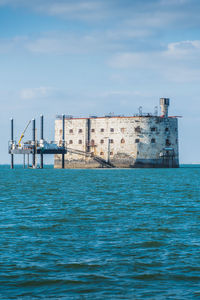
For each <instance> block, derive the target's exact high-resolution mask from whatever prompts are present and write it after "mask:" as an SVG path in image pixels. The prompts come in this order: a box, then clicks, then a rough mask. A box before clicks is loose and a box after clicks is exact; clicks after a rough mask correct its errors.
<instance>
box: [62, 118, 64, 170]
mask: <svg viewBox="0 0 200 300" xmlns="http://www.w3.org/2000/svg"><path fill="white" fill-rule="evenodd" d="M62 146H63V148H64V149H65V115H62ZM64 168H65V154H64V153H62V169H64Z"/></svg>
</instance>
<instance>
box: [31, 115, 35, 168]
mask: <svg viewBox="0 0 200 300" xmlns="http://www.w3.org/2000/svg"><path fill="white" fill-rule="evenodd" d="M32 131H33V132H32V145H33V157H32V158H33V161H32V167H33V168H35V154H36V153H35V119H33V120H32Z"/></svg>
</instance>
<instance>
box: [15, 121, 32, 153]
mask: <svg viewBox="0 0 200 300" xmlns="http://www.w3.org/2000/svg"><path fill="white" fill-rule="evenodd" d="M30 123H31V120H29V122H28V124H27V125H26V127H25V129H24V131H23V132H22V134H21V136H20V139H19V142H18V146H19V147H21V141H22V139H23V137H24V134H25V132H26V130H27V128H28V126H29V124H30Z"/></svg>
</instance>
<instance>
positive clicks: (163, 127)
mask: <svg viewBox="0 0 200 300" xmlns="http://www.w3.org/2000/svg"><path fill="white" fill-rule="evenodd" d="M168 105H169V99H166V98H162V99H161V111H162V113H163V115H162V116H153V115H145V116H133V117H120V116H113V117H110V116H108V117H90V118H65V126H64V127H65V145H66V147H67V148H68V149H69V152H68V153H67V154H65V168H99V167H102V166H105V164H101V161H100V162H99V160H98V161H96V160H95V159H94V158H95V157H96V158H100V159H102V160H103V161H107V162H109V163H111V164H112V166H114V167H117V168H134V167H156V168H159V167H160V168H162V167H178V166H179V152H178V119H177V117H168ZM55 140H56V141H57V143H59V144H62V120H61V119H57V120H56V121H55ZM70 149H72V150H79V151H80V154H79V153H74V152H76V151H72V152H70ZM54 167H55V168H61V155H55V163H54Z"/></svg>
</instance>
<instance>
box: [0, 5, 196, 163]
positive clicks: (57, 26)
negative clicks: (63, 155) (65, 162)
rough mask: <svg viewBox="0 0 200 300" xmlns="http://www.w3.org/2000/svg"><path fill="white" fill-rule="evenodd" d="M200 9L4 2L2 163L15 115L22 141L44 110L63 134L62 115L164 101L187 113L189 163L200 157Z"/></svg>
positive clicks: (126, 111)
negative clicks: (29, 125) (59, 122)
mask: <svg viewBox="0 0 200 300" xmlns="http://www.w3.org/2000/svg"><path fill="white" fill-rule="evenodd" d="M199 14H200V1H199V0H142V1H141V0H74V1H71V0H54V1H53V0H34V1H27V0H0V104H1V118H0V127H1V130H0V138H1V147H0V163H1V164H4V163H9V162H10V157H9V155H8V140H9V139H10V118H11V117H13V118H14V124H15V139H16V140H18V139H19V137H20V135H21V133H22V131H23V129H24V127H25V125H26V124H27V122H28V121H29V120H30V119H32V118H36V123H37V124H38V125H39V117H40V114H44V117H45V138H46V139H48V140H53V139H54V120H55V116H56V115H57V114H62V113H65V114H67V115H73V116H76V117H79V116H80V117H84V116H85V117H87V116H89V115H98V116H102V115H105V114H108V113H110V112H112V113H115V114H122V115H132V114H135V113H138V108H139V107H140V106H142V109H143V112H154V110H155V106H159V98H160V97H167V98H170V100H171V105H170V111H169V114H170V115H175V116H182V118H180V119H179V147H180V162H181V163H200V158H199V149H200V139H199V138H198V133H199V125H200V116H199V112H200V99H199V95H200V18H199ZM37 127H39V126H37ZM30 133H31V128H29V130H27V134H26V135H25V138H24V139H25V140H26V139H28V138H29V135H30ZM38 134H39V132H38ZM21 161H22V157H20V158H19V157H18V158H17V159H16V162H21ZM46 161H47V162H53V157H52V158H48V159H46Z"/></svg>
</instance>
